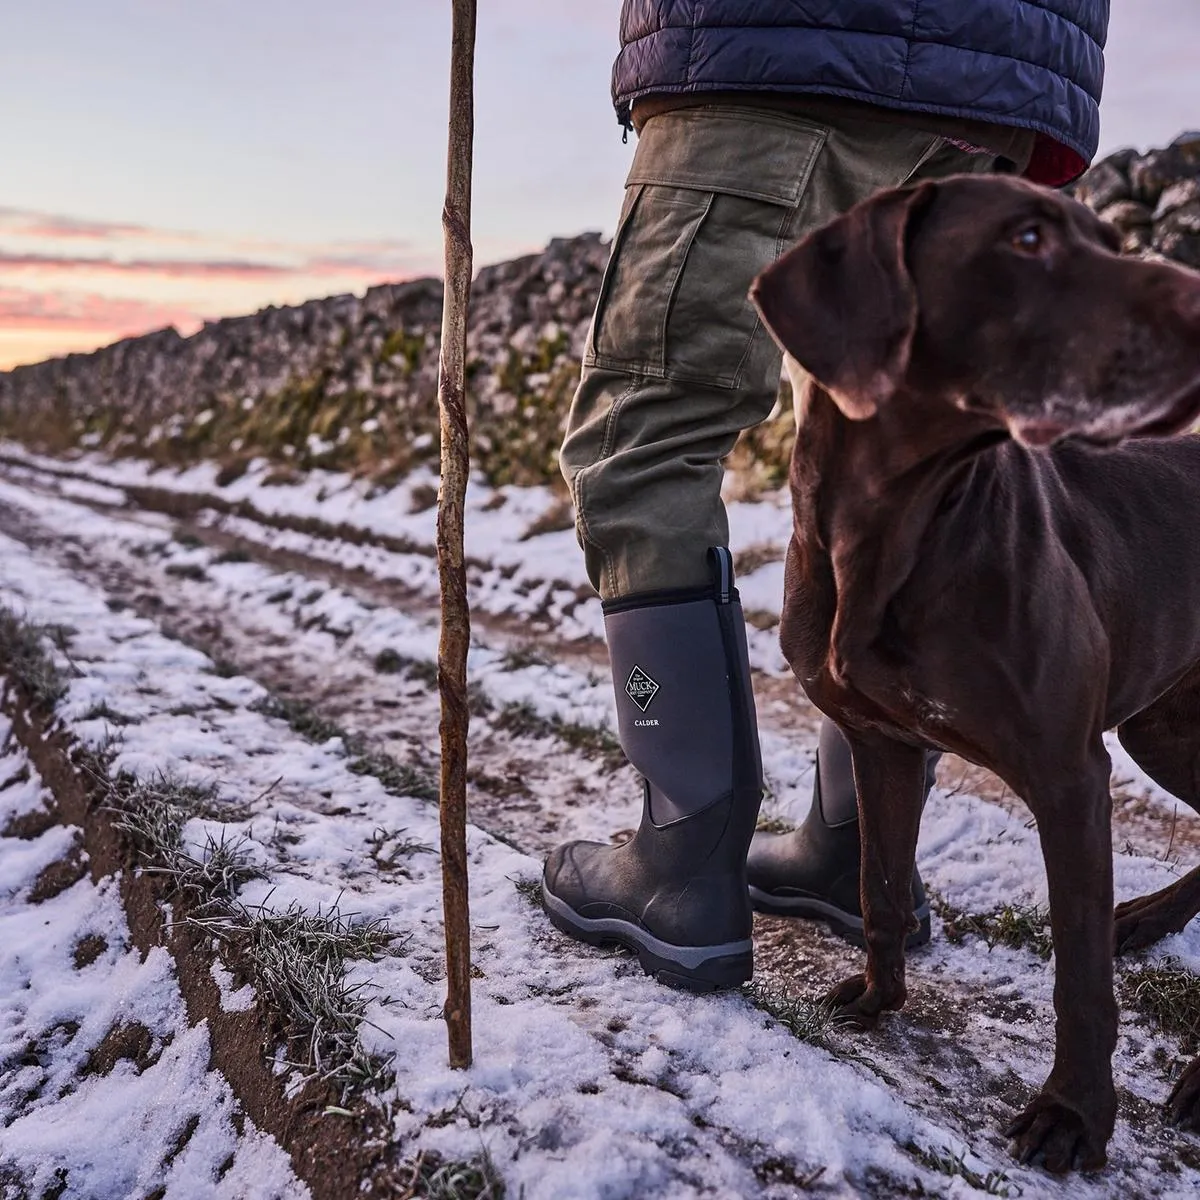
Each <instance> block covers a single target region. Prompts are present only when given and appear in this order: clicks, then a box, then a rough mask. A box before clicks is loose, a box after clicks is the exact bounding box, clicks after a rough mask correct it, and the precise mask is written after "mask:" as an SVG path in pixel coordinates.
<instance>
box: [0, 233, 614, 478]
mask: <svg viewBox="0 0 1200 1200" xmlns="http://www.w3.org/2000/svg"><path fill="white" fill-rule="evenodd" d="M607 255H608V246H607V244H606V243H604V242H602V241H601V240H600V237H599V235H597V234H585V235H583V236H582V237H577V238H573V239H570V240H558V241H554V242H551V244H550V245H549V246H548V247H547V249H546V250H545V251H543V252H542V253H541V254H536V255H530V256H528V257H526V258H520V259H516V260H515V261H512V262H507V263H501V264H499V265H497V266H492V267H485V268H483V270H481V271H480V272H479V274H478V276H477V278H476V281H475V285H474V289H473V292H472V307H471V322H470V330H469V344H468V364H467V369H468V373H469V377H470V379H469V397H470V403H471V409H472V419H473V434H474V450H475V460H476V462H477V464H478V465H479V466H480V467H481V468H482V469H483V470H484V471H485V472H486V473H487V475H488V476H489V477H490V478H491V479H493V480H494V481H495V482H501V483H503V482H521V483H529V482H543V481H545V480H546V479H548V478H550V477H551V476H552V475H553V473H554V471H555V469H556V468H555V463H554V454H555V449H556V447H557V442H558V438H559V436H560V433H559V431H560V427H561V421H562V417H563V415H564V414H565V412H566V407H567V404H568V402H569V399H570V395H571V392H572V390H573V388H574V384H575V381H576V379H577V378H578V373H579V361H580V358H581V356H582V353H583V344H584V340H585V338H586V335H587V328H588V323H589V321H590V319H591V313H592V307H593V305H594V303H595V297H596V293H597V291H598V290H599V286H600V279H601V275H602V273H603V270H604V264H605V261H606V259H607ZM441 314H442V284H441V281H440V280H436V279H418V280H414V281H412V282H409V283H402V284H389V285H385V286H382V287H376V288H371V289H370V290H369V291H368V292H367V293H366V295H365V296H363V297H361V298H359V297H356V296H332V297H330V298H328V299H325V300H313V301H310V302H308V303H307V304H302V305H299V306H296V307H291V308H268V309H265V310H263V311H262V312H259V313H255V314H254V315H253V316H247V317H234V318H229V319H227V320H222V321H214V322H212V323H209V324H206V325H205V326H204V328H203V329H202V330H201V331H200V332H199V333H197V334H195V335H193V336H192V337H189V338H183V337H180V336H179V334H177V333H176V332H175V331H174V330H173V329H166V330H162V331H161V332H158V333H152V334H147V335H146V336H144V337H138V338H130V339H128V340H126V341H122V342H117V343H116V344H114V345H112V346H108V347H106V348H104V349H103V350H99V351H96V352H95V353H92V354H72V355H69V356H68V357H66V358H61V359H53V360H50V361H48V362H44V363H39V364H37V365H35V366H28V367H18V368H16V369H15V370H13V371H11V372H8V373H7V374H3V373H0V435H3V436H7V437H12V438H16V439H18V440H20V441H23V442H25V443H27V444H29V445H32V446H35V447H37V448H39V449H43V450H48V451H55V452H61V451H64V450H67V449H69V448H71V447H76V446H83V447H98V448H102V449H104V450H106V451H108V452H110V453H113V454H123V453H125V454H137V455H149V456H151V457H153V458H155V459H157V460H159V461H161V462H164V463H187V462H192V461H195V460H196V459H197V458H201V457H204V458H216V459H218V460H219V461H221V462H222V463H223V464H225V468H226V471H227V472H228V473H229V474H230V476H232V475H233V474H236V472H237V471H238V470H240V469H242V468H243V467H244V465H245V463H247V462H248V461H249V460H250V459H251V458H253V457H256V456H262V457H266V458H269V459H272V460H274V461H276V462H278V463H279V464H280V465H281V467H284V468H286V467H288V466H291V467H295V468H305V467H312V466H323V467H329V468H338V469H343V468H344V469H349V470H355V471H362V472H366V473H369V474H372V475H382V476H387V475H388V474H393V473H396V472H400V471H404V470H407V469H408V467H410V466H411V465H412V464H413V463H414V462H417V461H423V460H433V459H435V458H436V456H437V449H438V448H437V434H438V415H437V400H436V392H437V369H438V340H439V331H440V327H441Z"/></svg>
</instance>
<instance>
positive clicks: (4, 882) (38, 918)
mask: <svg viewBox="0 0 1200 1200" xmlns="http://www.w3.org/2000/svg"><path fill="white" fill-rule="evenodd" d="M9 734H10V725H9V722H8V721H7V719H5V718H3V717H0V745H4V746H6V747H7V749H6V751H5V752H4V753H3V754H0V830H2V831H3V832H0V1194H3V1195H4V1196H6V1197H7V1196H9V1195H10V1194H14V1195H31V1196H42V1195H46V1194H55V1195H62V1196H87V1197H101V1196H104V1197H118V1196H145V1195H149V1194H151V1193H154V1194H156V1195H158V1196H160V1197H162V1200H204V1198H208V1197H212V1198H216V1197H226V1198H227V1200H238V1198H239V1197H241V1198H244V1197H247V1196H255V1197H262V1200H268V1198H272V1197H278V1198H279V1200H284V1198H288V1200H292V1198H298V1197H301V1196H306V1195H307V1194H308V1193H307V1189H306V1188H304V1187H303V1186H302V1185H301V1184H299V1183H298V1182H297V1181H296V1180H295V1178H294V1177H293V1175H292V1171H291V1166H290V1164H289V1163H288V1160H287V1156H286V1155H285V1154H284V1153H283V1151H282V1150H281V1149H280V1148H279V1146H278V1145H277V1144H276V1143H275V1142H274V1141H272V1140H271V1139H270V1138H268V1137H265V1136H264V1135H263V1134H260V1133H258V1132H257V1131H256V1130H255V1129H254V1127H253V1125H252V1124H251V1123H250V1122H248V1121H247V1120H245V1118H243V1117H241V1116H240V1115H239V1114H238V1111H237V1109H238V1105H237V1101H236V1099H235V1097H234V1096H233V1094H232V1092H231V1090H230V1087H229V1084H228V1083H227V1082H226V1081H225V1079H224V1078H222V1077H221V1076H220V1075H219V1074H217V1073H216V1072H214V1071H212V1070H210V1069H209V1066H208V1062H209V1031H208V1029H207V1027H206V1025H205V1024H204V1023H201V1024H198V1025H194V1026H189V1024H188V1017H187V1012H186V1009H185V1007H184V1003H183V1000H182V997H181V996H180V994H179V988H178V985H177V982H176V979H175V972H174V967H173V964H172V961H171V956H170V955H169V954H168V953H167V951H165V950H163V949H161V948H155V949H152V950H151V951H150V953H149V954H148V955H146V956H145V957H144V958H143V957H142V955H141V954H140V953H139V952H138V950H137V949H136V947H134V946H133V945H132V943H131V940H130V935H129V928H128V926H127V924H126V920H125V914H124V911H123V909H122V906H121V900H120V897H119V895H118V889H117V886H116V881H115V880H113V879H111V878H106V879H103V880H101V882H100V883H99V884H93V883H92V881H91V880H90V879H89V878H87V877H86V866H87V864H86V855H85V854H84V853H83V852H81V851H80V850H78V848H77V847H78V841H77V839H78V834H79V831H78V830H77V829H72V828H70V827H67V826H63V825H60V824H56V823H54V821H53V818H51V817H49V816H48V815H47V812H46V806H47V801H51V798H50V796H49V795H48V793H47V791H46V789H45V788H44V786H43V784H42V781H41V779H40V778H39V777H38V775H37V772H36V771H35V770H34V769H33V768H32V767H31V766H30V764H29V762H28V760H27V759H26V757H25V755H24V754H23V753H22V752H21V750H20V749H18V748H16V747H15V746H13V745H12V744H11V742H10V740H9ZM51 802H52V801H51ZM64 862H65V864H66V869H65V870H64V869H63V866H62V864H64ZM58 1185H63V1186H64V1187H65V1190H63V1191H61V1192H58V1191H55V1188H56V1186H58ZM9 1187H12V1188H13V1189H14V1191H13V1192H12V1193H10V1192H9V1191H8V1190H7V1188H9ZM19 1187H23V1188H24V1189H25V1190H24V1191H20V1190H16V1189H18V1188H19Z"/></svg>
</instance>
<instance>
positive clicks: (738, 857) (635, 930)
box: [542, 549, 762, 992]
mask: <svg viewBox="0 0 1200 1200" xmlns="http://www.w3.org/2000/svg"><path fill="white" fill-rule="evenodd" d="M712 562H713V573H714V584H713V586H712V587H711V588H707V589H701V590H699V591H692V592H674V593H663V594H661V595H649V596H648V595H639V596H632V597H629V598H628V599H623V600H620V601H616V602H611V603H608V604H606V605H605V631H606V634H607V636H608V648H609V654H610V656H611V659H612V668H613V682H614V686H615V688H616V693H617V719H618V726H619V731H620V737H621V746H622V748H623V749H624V751H625V753H626V755H627V756H628V757H629V761H630V762H631V763H633V765H634V766H635V767H636V768H637V769H638V770H639V771H640V772H641V773H642V776H643V779H644V789H645V791H644V797H645V802H644V804H643V807H642V821H641V825H640V826H639V828H638V830H637V832H636V833H635V834H634V836H633V837H632V838H630V840H629V841H628V842H626V843H624V844H623V845H620V846H612V845H603V844H601V843H598V842H568V843H567V844H566V845H563V846H558V847H557V848H556V849H555V850H554V851H553V853H551V855H550V857H549V858H548V859H547V860H546V868H545V872H544V874H543V876H542V899H543V903H544V905H545V908H546V912H547V914H548V915H549V917H550V920H551V921H552V922H553V923H554V924H555V925H556V926H557V927H558V928H559V929H561V930H562V931H563V932H564V933H567V934H570V935H571V937H574V938H578V939H579V940H580V941H584V942H590V943H592V944H594V945H595V944H599V943H601V942H616V943H619V944H621V945H624V946H627V947H628V948H629V949H631V950H633V951H634V952H635V953H636V954H637V956H638V959H639V961H640V962H641V965H642V967H643V969H644V970H645V971H646V973H647V974H649V975H653V976H655V977H656V978H657V979H658V980H659V981H660V982H661V983H665V984H668V985H670V986H671V987H679V988H686V989H688V990H690V991H699V992H705V991H712V990H714V989H716V988H729V987H736V986H737V985H738V984H740V983H744V982H745V981H746V980H747V979H749V978H750V976H751V974H752V971H753V955H752V949H751V940H750V933H751V922H752V919H753V918H752V913H751V908H750V900H749V893H748V891H747V884H746V851H747V849H748V848H749V846H750V839H751V837H752V836H753V834H754V825H755V821H756V820H757V818H758V806H759V801H760V799H761V797H762V763H761V759H760V757H759V749H758V730H757V725H756V721H755V713H754V695H753V692H752V691H751V687H750V664H749V660H748V659H747V655H746V629H745V624H744V622H743V619H742V608H741V604H740V602H739V601H738V598H737V592H736V591H735V590H734V588H733V566H732V559H731V558H730V555H729V551H728V550H724V549H721V550H714V551H712Z"/></svg>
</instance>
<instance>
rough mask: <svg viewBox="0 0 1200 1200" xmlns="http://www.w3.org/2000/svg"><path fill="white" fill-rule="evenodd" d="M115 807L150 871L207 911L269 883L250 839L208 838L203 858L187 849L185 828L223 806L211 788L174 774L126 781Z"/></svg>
mask: <svg viewBox="0 0 1200 1200" xmlns="http://www.w3.org/2000/svg"><path fill="white" fill-rule="evenodd" d="M109 807H110V809H111V810H112V811H113V812H114V813H115V814H116V819H115V820H114V822H113V824H114V825H115V827H116V828H117V829H120V830H122V831H123V832H124V833H126V834H128V835H129V837H130V840H131V841H132V842H133V845H134V847H135V849H136V850H137V852H138V855H139V856H140V858H141V859H142V861H143V863H144V864H145V869H146V870H147V871H149V872H151V873H153V874H156V875H161V876H164V877H166V878H167V879H168V880H169V883H170V886H171V889H172V890H173V891H174V892H177V893H180V894H182V895H186V896H188V897H189V898H190V899H191V900H192V901H193V902H194V903H195V904H196V905H197V906H198V907H200V908H201V909H204V908H208V907H211V906H212V905H215V904H220V903H222V902H224V901H228V900H232V899H233V897H234V896H235V895H237V893H238V891H239V889H240V888H241V887H242V886H243V885H244V884H246V883H249V882H250V881H251V880H252V879H261V878H263V872H262V871H261V870H260V869H259V868H258V867H257V866H256V865H255V864H254V863H253V862H252V861H251V857H250V853H249V847H250V841H249V839H248V838H246V837H245V836H244V835H238V836H237V837H235V838H229V837H228V836H227V835H226V833H225V831H224V830H221V832H220V834H219V835H218V836H215V837H214V836H213V834H212V833H206V835H205V843H204V847H203V849H202V850H201V852H200V855H199V856H198V857H197V856H196V855H194V854H192V853H191V852H190V851H188V850H186V849H185V848H184V844H183V827H184V825H185V824H186V823H187V822H188V821H189V820H190V819H191V818H192V817H198V816H206V815H207V814H208V813H209V812H211V811H212V810H213V809H214V808H217V807H219V802H218V801H217V800H216V789H215V788H213V787H211V786H204V785H198V784H194V783H189V782H187V781H185V780H181V779H179V778H178V777H176V776H173V775H159V776H157V777H155V778H154V779H151V780H144V781H137V782H130V781H126V787H125V788H117V789H114V791H113V794H112V795H111V796H110V803H109Z"/></svg>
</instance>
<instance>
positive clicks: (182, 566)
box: [166, 563, 208, 583]
mask: <svg viewBox="0 0 1200 1200" xmlns="http://www.w3.org/2000/svg"><path fill="white" fill-rule="evenodd" d="M166 572H167V574H168V575H173V576H174V577H175V578H176V579H190V580H192V582H193V583H203V582H204V580H206V579H207V578H208V573H207V572H206V571H205V570H204V568H203V567H202V566H200V565H199V564H198V563H167V566H166Z"/></svg>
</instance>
